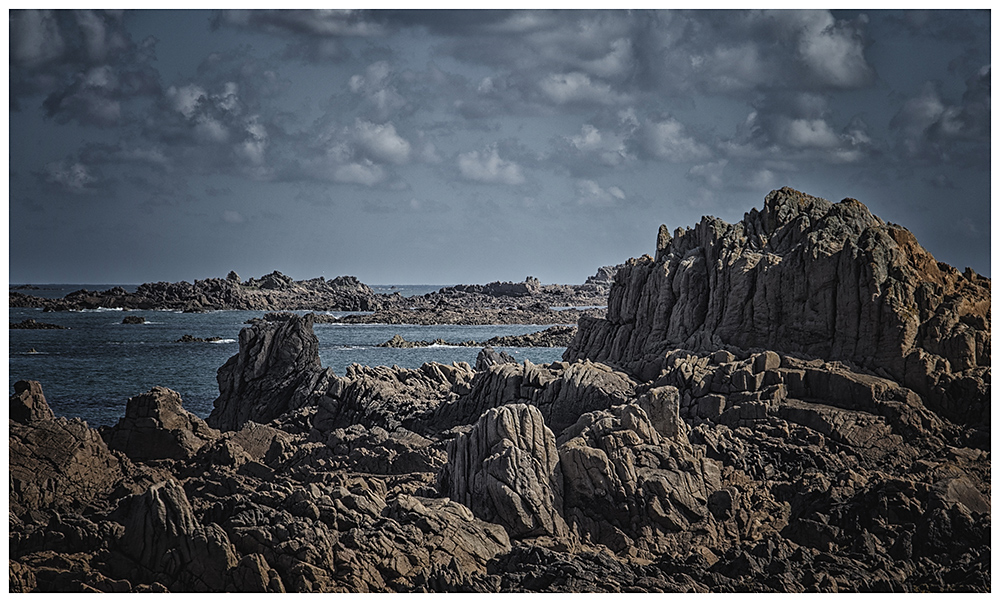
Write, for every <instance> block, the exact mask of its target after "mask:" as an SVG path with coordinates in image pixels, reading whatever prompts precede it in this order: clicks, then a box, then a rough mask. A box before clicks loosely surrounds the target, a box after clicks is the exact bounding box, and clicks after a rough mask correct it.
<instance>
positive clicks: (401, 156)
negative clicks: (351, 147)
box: [354, 120, 411, 165]
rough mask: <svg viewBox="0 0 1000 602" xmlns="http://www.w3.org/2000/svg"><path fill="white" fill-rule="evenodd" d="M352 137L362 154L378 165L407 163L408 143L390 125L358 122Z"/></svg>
mask: <svg viewBox="0 0 1000 602" xmlns="http://www.w3.org/2000/svg"><path fill="white" fill-rule="evenodd" d="M354 136H355V140H356V141H357V144H358V146H359V147H360V149H361V150H362V152H363V153H364V154H365V155H367V156H368V157H369V158H371V159H372V160H373V161H376V162H378V163H392V164H394V165H402V164H404V163H407V162H409V160H410V154H411V148H410V143H409V142H407V141H406V140H405V139H404V138H402V137H400V136H399V135H398V134H397V133H396V127H395V126H394V125H393V124H391V123H385V124H374V123H371V122H369V121H361V120H358V121H357V123H355V125H354Z"/></svg>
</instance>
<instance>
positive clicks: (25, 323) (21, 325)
mask: <svg viewBox="0 0 1000 602" xmlns="http://www.w3.org/2000/svg"><path fill="white" fill-rule="evenodd" d="M10 328H11V329H12V330H18V329H28V330H69V327H68V326H60V325H58V324H47V323H45V322H36V321H34V320H32V319H30V318H26V319H24V320H21V321H20V322H16V323H15V322H11V323H10Z"/></svg>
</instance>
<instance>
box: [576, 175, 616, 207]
mask: <svg viewBox="0 0 1000 602" xmlns="http://www.w3.org/2000/svg"><path fill="white" fill-rule="evenodd" d="M575 186H576V204H577V205H583V206H588V207H614V206H616V205H620V204H622V203H623V202H624V201H625V192H624V191H623V190H622V189H621V188H619V187H617V186H608V187H607V188H603V187H601V185H600V184H598V183H597V182H595V181H593V180H577V181H576V183H575Z"/></svg>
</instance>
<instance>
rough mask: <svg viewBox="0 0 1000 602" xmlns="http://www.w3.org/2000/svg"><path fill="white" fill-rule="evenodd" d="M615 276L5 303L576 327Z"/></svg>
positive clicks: (142, 293) (170, 288)
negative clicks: (575, 281)
mask: <svg viewBox="0 0 1000 602" xmlns="http://www.w3.org/2000/svg"><path fill="white" fill-rule="evenodd" d="M616 269H617V266H616V267H604V268H601V269H599V270H598V272H597V274H595V275H594V276H591V277H590V278H588V279H587V282H586V283H585V284H582V285H566V284H549V285H543V284H541V283H540V282H539V281H538V280H537V279H536V278H532V277H530V276H529V277H528V278H526V279H525V281H524V282H491V283H489V284H485V285H482V284H471V285H458V286H454V287H445V288H442V289H440V290H438V291H436V292H433V293H427V294H425V295H417V296H413V297H403V296H402V295H400V294H399V293H398V292H397V293H393V294H391V295H387V294H376V293H374V292H373V291H372V290H371V288H370V287H368V286H367V285H365V284H363V283H361V282H360V281H358V279H357V278H354V277H353V276H341V277H338V278H335V279H333V280H326V279H325V278H322V277H320V278H314V279H312V280H301V281H295V280H292V279H291V278H290V277H288V276H285V275H284V274H282V273H280V272H277V271H275V272H272V273H271V274H268V275H267V276H264V277H262V278H261V279H259V280H257V279H253V278H251V279H250V280H247V281H246V282H243V281H242V280H241V279H240V277H239V275H237V274H236V273H235V272H230V274H229V276H228V277H226V278H225V279H221V278H210V279H206V280H196V281H195V282H194V284H190V283H188V282H175V283H166V282H157V283H147V284H143V285H141V286H139V288H138V289H137V290H136V291H135V292H134V293H129V292H127V291H125V290H124V289H122V288H121V287H115V288H112V289H109V290H106V291H101V292H91V291H87V290H85V289H84V290H80V291H76V292H73V293H70V294H68V295H66V296H65V297H63V298H61V299H45V298H41V297H33V296H30V295H25V294H23V293H20V292H16V291H14V290H11V291H10V292H9V298H10V307H34V308H41V309H42V310H43V311H72V310H83V309H97V308H101V307H103V308H123V309H145V310H175V311H185V312H204V311H217V310H259V311H267V312H281V311H302V310H306V311H314V312H329V311H354V312H366V313H361V314H353V315H348V316H345V317H343V318H339V319H338V318H333V316H326V319H327V321H329V322H341V323H345V324H467V325H474V324H575V323H576V322H577V321H578V320H579V318H580V317H581V316H591V317H602V316H603V315H604V309H603V308H604V306H605V305H606V304H607V296H608V291H609V290H610V286H611V282H610V281H609V279H608V274H610V273H613V271H614V270H616ZM553 308H556V309H553ZM578 308H583V309H578Z"/></svg>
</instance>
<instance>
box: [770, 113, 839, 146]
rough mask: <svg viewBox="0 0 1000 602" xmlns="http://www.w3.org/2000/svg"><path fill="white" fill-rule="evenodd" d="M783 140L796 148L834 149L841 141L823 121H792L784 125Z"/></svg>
mask: <svg viewBox="0 0 1000 602" xmlns="http://www.w3.org/2000/svg"><path fill="white" fill-rule="evenodd" d="M783 138H784V140H785V142H787V143H788V144H789V145H791V146H794V147H797V148H836V147H837V146H840V143H841V140H840V137H838V136H837V134H835V133H834V131H833V128H832V127H830V124H829V123H827V122H826V120H824V119H792V120H789V121H787V122H786V123H785V124H784V132H783Z"/></svg>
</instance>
